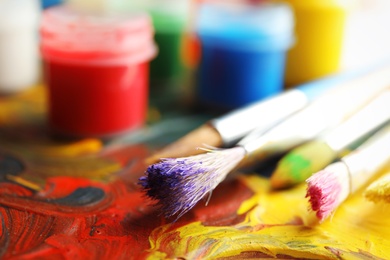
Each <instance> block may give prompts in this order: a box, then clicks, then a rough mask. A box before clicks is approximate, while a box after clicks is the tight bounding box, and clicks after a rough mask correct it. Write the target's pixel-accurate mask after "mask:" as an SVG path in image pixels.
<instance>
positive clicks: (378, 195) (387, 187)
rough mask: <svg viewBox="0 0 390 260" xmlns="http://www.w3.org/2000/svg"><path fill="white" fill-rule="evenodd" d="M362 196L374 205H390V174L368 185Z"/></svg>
mask: <svg viewBox="0 0 390 260" xmlns="http://www.w3.org/2000/svg"><path fill="white" fill-rule="evenodd" d="M364 196H365V197H366V199H368V200H370V201H372V202H375V203H379V202H385V203H390V173H388V174H386V175H384V176H383V177H381V178H379V179H378V180H376V181H374V182H373V183H372V184H370V186H368V187H367V189H366V191H365V192H364Z"/></svg>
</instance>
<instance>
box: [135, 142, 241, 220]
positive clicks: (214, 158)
mask: <svg viewBox="0 0 390 260" xmlns="http://www.w3.org/2000/svg"><path fill="white" fill-rule="evenodd" d="M229 150H230V151H228V150H216V151H211V152H209V153H207V154H200V155H196V156H191V157H187V158H177V159H175V158H167V159H162V161H161V162H159V163H156V164H153V165H151V166H149V167H148V168H147V170H146V172H145V176H143V177H141V178H140V179H139V184H140V185H141V186H142V187H143V190H144V191H145V193H146V195H147V196H148V197H150V198H151V199H153V200H155V201H156V204H157V205H158V206H160V207H161V209H162V211H163V214H164V216H165V217H167V218H169V217H172V216H174V215H177V218H176V219H178V218H180V217H181V216H182V215H183V214H185V213H186V212H188V211H189V210H190V209H192V208H193V207H194V206H195V205H196V204H197V203H198V201H199V200H201V199H202V198H203V197H205V196H206V195H207V194H210V193H211V192H212V191H213V189H214V188H215V187H216V186H217V185H218V184H219V183H220V182H221V181H222V180H223V179H225V177H226V175H227V174H228V173H229V172H230V171H231V170H232V169H233V168H234V167H235V166H236V164H237V163H238V162H239V161H241V159H242V158H243V157H244V155H245V151H244V150H243V149H242V148H241V149H239V148H234V149H229Z"/></svg>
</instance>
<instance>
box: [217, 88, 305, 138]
mask: <svg viewBox="0 0 390 260" xmlns="http://www.w3.org/2000/svg"><path fill="white" fill-rule="evenodd" d="M308 103H309V99H308V98H307V96H306V95H305V94H304V93H303V92H302V91H300V90H289V91H286V92H283V93H282V94H279V95H277V96H273V97H271V98H268V99H266V100H262V101H260V102H258V103H254V104H252V105H250V106H246V107H244V108H241V109H239V110H235V111H233V112H231V113H229V114H227V115H225V116H222V117H220V118H217V119H213V120H211V121H210V123H211V125H212V126H213V127H214V128H215V129H216V130H217V131H218V132H219V134H220V135H221V138H222V140H223V144H224V145H225V146H231V145H232V144H234V143H235V142H237V141H238V140H239V139H241V138H242V137H243V136H245V135H246V134H247V133H248V132H250V131H252V130H253V129H255V128H256V129H259V130H261V131H264V130H266V129H268V128H270V127H271V126H273V125H275V124H276V123H278V122H279V121H280V120H282V119H284V118H286V117H287V116H289V115H291V114H292V113H294V112H296V111H298V110H300V109H302V108H303V107H305V106H306V105H307V104H308ZM270 111H272V113H270ZM257 118H258V119H257Z"/></svg>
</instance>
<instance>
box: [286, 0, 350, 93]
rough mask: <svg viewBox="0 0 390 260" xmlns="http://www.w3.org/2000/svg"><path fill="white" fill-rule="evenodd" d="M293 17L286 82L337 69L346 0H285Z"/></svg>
mask: <svg viewBox="0 0 390 260" xmlns="http://www.w3.org/2000/svg"><path fill="white" fill-rule="evenodd" d="M287 2H288V3H289V4H290V5H291V6H292V7H293V10H294V14H295V20H296V26H295V30H296V38H297V40H296V43H295V44H294V46H293V47H292V48H291V49H290V51H289V52H288V56H287V65H286V79H285V83H286V85H287V86H295V85H298V84H301V83H303V82H307V81H311V80H314V79H317V78H320V77H324V76H326V75H329V74H333V73H336V72H337V71H338V70H339V69H340V65H341V56H342V48H343V40H344V30H345V24H346V17H347V14H348V11H349V1H348V0H347V1H346V0H287Z"/></svg>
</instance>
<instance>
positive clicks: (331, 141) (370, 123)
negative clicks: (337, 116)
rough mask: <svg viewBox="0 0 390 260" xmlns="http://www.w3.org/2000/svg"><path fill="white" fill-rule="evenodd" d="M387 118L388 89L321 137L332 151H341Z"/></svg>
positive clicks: (389, 102)
mask: <svg viewBox="0 0 390 260" xmlns="http://www.w3.org/2000/svg"><path fill="white" fill-rule="evenodd" d="M389 119H390V90H387V91H385V92H384V93H382V94H381V95H380V96H379V97H377V98H375V99H374V100H373V101H372V102H370V103H369V104H368V105H367V106H365V107H363V108H362V109H360V110H359V111H358V112H357V113H356V114H354V115H352V116H351V117H350V118H349V119H347V120H346V121H345V122H343V123H341V125H339V126H337V127H336V128H335V129H333V130H330V132H328V133H327V134H326V135H325V136H324V137H323V139H324V141H325V142H326V143H327V144H328V145H329V147H331V148H332V149H333V150H334V151H341V150H342V149H344V148H346V147H347V146H349V145H351V144H352V143H353V142H354V141H356V140H359V139H360V138H362V137H363V136H365V135H366V134H368V133H370V132H371V131H373V130H375V129H376V128H378V127H380V126H381V125H382V124H384V123H386V122H387V121H388V120H389Z"/></svg>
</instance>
